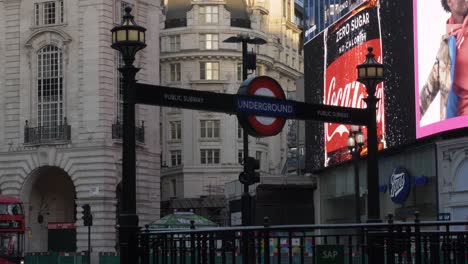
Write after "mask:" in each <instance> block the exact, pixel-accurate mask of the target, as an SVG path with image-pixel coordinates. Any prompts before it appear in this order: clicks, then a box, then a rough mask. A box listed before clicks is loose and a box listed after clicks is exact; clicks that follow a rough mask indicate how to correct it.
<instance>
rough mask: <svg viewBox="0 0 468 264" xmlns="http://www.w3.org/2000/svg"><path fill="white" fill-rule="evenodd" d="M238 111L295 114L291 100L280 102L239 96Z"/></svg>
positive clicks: (283, 114) (276, 114) (275, 114)
mask: <svg viewBox="0 0 468 264" xmlns="http://www.w3.org/2000/svg"><path fill="white" fill-rule="evenodd" d="M237 111H238V112H244V113H252V114H265V115H269V116H280V117H290V116H294V114H295V109H294V105H293V104H292V103H290V102H279V101H272V100H268V99H263V98H262V99H258V98H238V100H237Z"/></svg>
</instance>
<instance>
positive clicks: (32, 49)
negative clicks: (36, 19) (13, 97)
mask: <svg viewBox="0 0 468 264" xmlns="http://www.w3.org/2000/svg"><path fill="white" fill-rule="evenodd" d="M71 41H72V38H71V36H70V35H68V34H67V33H65V32H63V31H61V30H59V29H55V28H43V29H39V30H37V31H35V32H33V33H32V34H31V35H30V36H29V38H28V39H27V40H26V42H25V47H26V50H27V56H26V57H27V62H28V66H29V69H28V70H29V76H30V78H29V81H30V85H29V89H28V92H27V93H28V97H29V104H30V108H29V109H30V110H29V120H30V124H33V125H34V124H37V122H38V111H37V109H38V97H37V94H38V84H37V80H38V52H39V51H41V50H42V49H43V48H44V47H47V46H55V47H57V48H58V49H60V50H61V51H62V72H63V73H62V76H63V77H62V78H63V81H62V87H63V116H64V117H66V116H67V90H68V89H67V87H68V85H67V84H68V71H67V69H68V68H69V67H68V64H69V45H70V42H71ZM26 119H28V118H26Z"/></svg>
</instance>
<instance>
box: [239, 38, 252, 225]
mask: <svg viewBox="0 0 468 264" xmlns="http://www.w3.org/2000/svg"><path fill="white" fill-rule="evenodd" d="M246 79H247V42H246V41H245V40H242V80H243V81H244V80H246ZM242 136H243V142H244V146H243V150H244V173H247V157H248V156H249V135H248V134H247V131H246V129H245V128H243V130H242ZM241 202H242V225H243V226H248V225H250V221H251V215H250V206H251V205H250V194H249V185H248V184H246V183H244V192H243V193H242V201H241Z"/></svg>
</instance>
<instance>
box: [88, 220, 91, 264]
mask: <svg viewBox="0 0 468 264" xmlns="http://www.w3.org/2000/svg"><path fill="white" fill-rule="evenodd" d="M88 264H91V226H88Z"/></svg>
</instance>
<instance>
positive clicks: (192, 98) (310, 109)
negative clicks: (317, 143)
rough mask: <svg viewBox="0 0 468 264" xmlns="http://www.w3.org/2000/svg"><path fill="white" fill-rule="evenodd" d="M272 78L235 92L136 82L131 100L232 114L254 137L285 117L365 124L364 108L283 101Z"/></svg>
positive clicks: (271, 131)
mask: <svg viewBox="0 0 468 264" xmlns="http://www.w3.org/2000/svg"><path fill="white" fill-rule="evenodd" d="M285 97H286V96H285V94H284V92H283V89H282V88H281V86H280V85H279V84H278V82H277V81H275V80H274V79H272V78H270V77H267V76H260V77H256V78H253V79H248V80H246V81H244V82H243V83H242V85H241V87H240V88H239V91H238V94H224V93H215V92H208V91H195V90H190V89H182V88H175V87H167V86H160V85H150V84H143V83H137V84H136V85H135V103H137V104H148V105H159V106H168V107H177V108H185V109H194V110H203V111H211V112H221V113H226V114H236V115H237V116H238V118H239V122H240V123H241V125H242V126H243V127H245V128H246V129H247V132H248V133H249V134H250V135H252V136H256V137H266V136H273V135H276V134H278V133H279V132H280V131H281V129H282V128H283V126H284V123H285V120H286V118H288V119H302V120H317V121H323V122H335V123H345V124H359V125H367V120H368V117H367V116H368V114H367V111H366V110H365V109H359V108H349V107H340V106H334V105H323V104H309V103H304V102H297V101H293V100H286V99H285Z"/></svg>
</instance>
